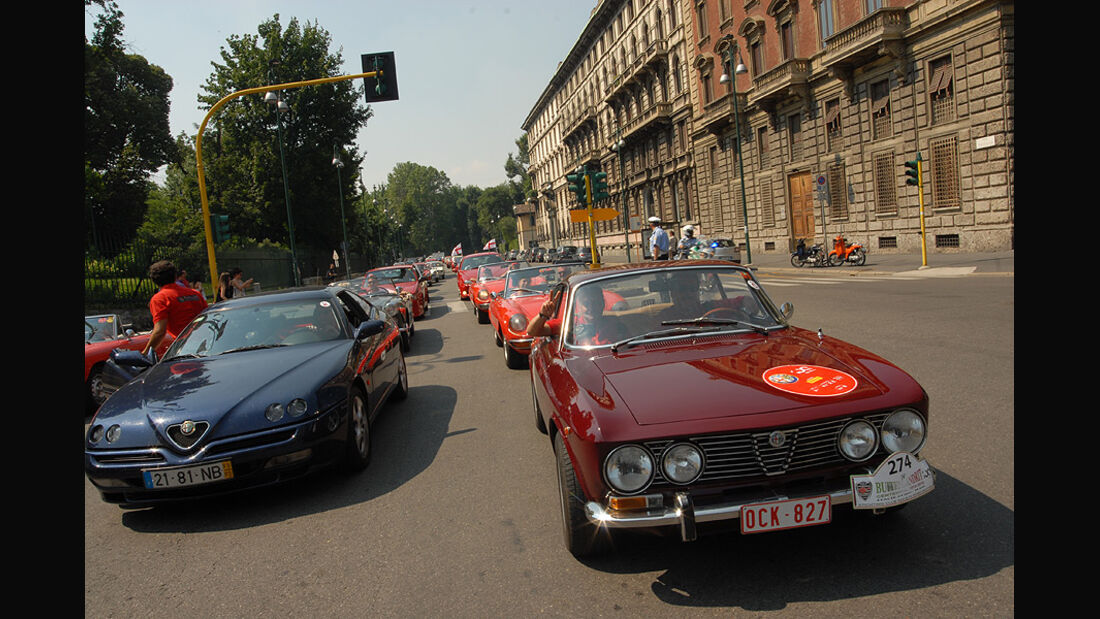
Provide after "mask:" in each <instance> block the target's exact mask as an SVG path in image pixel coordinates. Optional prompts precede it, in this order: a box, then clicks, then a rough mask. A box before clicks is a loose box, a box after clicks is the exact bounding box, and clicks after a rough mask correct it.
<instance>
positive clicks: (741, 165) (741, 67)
mask: <svg viewBox="0 0 1100 619" xmlns="http://www.w3.org/2000/svg"><path fill="white" fill-rule="evenodd" d="M719 42H724V43H727V46H726V62H725V63H724V66H723V67H722V77H720V78H719V79H718V81H719V82H721V83H723V84H726V83H728V84H729V85H730V96H731V97H733V131H734V134H735V136H736V138H737V166H738V167H737V169H738V175H739V176H740V177H741V219H742V221H743V222H744V224H745V256H746V257H747V258H748V262H746V264H752V247H751V246H750V245H749V204H748V202H746V201H745V157H744V156H743V155H742V153H741V118H740V117H741V113H740V110H738V108H737V79H736V76H737V75H738V74H741V73H748V72H749V70H748V69H746V68H745V63H744V61H742V60H741V51H740V48H739V47H738V46H737V41H736V40H734V38H733V35H732V34H727V35H726V36H724V37H722V38H721V39H720V40H719ZM734 50H736V51H737V59H738V62H737V68H733V52H734ZM726 67H729V68H730V69H733V73H734V77H730V75H729V74H728V73H726Z"/></svg>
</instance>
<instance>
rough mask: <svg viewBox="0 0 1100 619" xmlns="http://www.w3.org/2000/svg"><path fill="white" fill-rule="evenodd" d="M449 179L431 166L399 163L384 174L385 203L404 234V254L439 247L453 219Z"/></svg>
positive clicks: (428, 250)
mask: <svg viewBox="0 0 1100 619" xmlns="http://www.w3.org/2000/svg"><path fill="white" fill-rule="evenodd" d="M450 190H451V180H450V179H449V178H447V175H446V174H445V173H443V172H441V171H439V170H437V169H435V168H433V167H431V166H423V165H420V164H416V163H412V162H404V163H399V164H397V165H395V166H394V168H393V170H392V171H391V172H390V173H389V175H387V177H386V193H385V196H386V204H387V207H388V208H390V209H391V211H390V212H391V213H392V214H393V215H394V216H395V217H396V219H397V223H398V224H400V226H401V232H400V233H401V234H403V235H404V241H405V249H406V254H408V255H422V254H428V253H431V252H433V251H436V250H438V249H439V246H440V244H442V243H443V242H444V241H443V239H444V238H445V236H446V235H445V234H444V231H445V230H446V228H447V226H448V225H449V224H450V223H451V222H452V221H453V218H452V217H451V212H452V211H453V208H454V203H453V201H452V199H451V193H450Z"/></svg>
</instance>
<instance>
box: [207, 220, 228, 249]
mask: <svg viewBox="0 0 1100 619" xmlns="http://www.w3.org/2000/svg"><path fill="white" fill-rule="evenodd" d="M210 224H211V225H210V228H211V229H212V230H213V232H214V235H213V236H214V242H215V243H221V242H222V241H227V240H229V215H211V216H210Z"/></svg>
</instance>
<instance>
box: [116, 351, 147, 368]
mask: <svg viewBox="0 0 1100 619" xmlns="http://www.w3.org/2000/svg"><path fill="white" fill-rule="evenodd" d="M111 360H112V361H114V362H115V363H117V364H119V365H129V366H133V367H137V368H149V367H152V366H153V362H152V361H150V360H149V358H148V357H146V356H145V355H143V354H141V351H140V350H130V349H129V348H116V349H114V350H112V351H111Z"/></svg>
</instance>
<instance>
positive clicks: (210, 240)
mask: <svg viewBox="0 0 1100 619" xmlns="http://www.w3.org/2000/svg"><path fill="white" fill-rule="evenodd" d="M380 75H382V71H368V72H366V73H356V74H354V75H338V76H336V77H322V78H319V79H315V80H304V81H300V82H287V83H286V84H274V85H271V86H258V87H256V88H246V89H244V90H239V91H237V92H234V93H231V94H229V95H226V96H225V97H222V99H221V100H220V101H218V102H217V103H215V104H214V105H213V106H212V107H211V108H210V111H209V112H207V113H206V116H205V117H204V118H203V119H202V124H201V125H199V134H198V135H197V136H195V167H196V168H197V170H198V175H199V196H200V197H201V199H202V225H203V231H204V233H205V234H206V258H207V261H208V262H209V267H210V281H211V282H213V283H214V285H217V281H218V263H217V260H215V258H214V234H213V230H212V229H211V225H210V203H209V202H208V201H207V199H206V174H205V173H204V172H203V167H202V134H203V131H205V130H206V123H208V122H209V121H210V118H211V117H212V116H213V115H214V113H215V112H217V111H218V110H220V109H221V108H222V106H224V105H225V104H226V103H229V102H230V101H232V100H233V99H236V98H237V97H243V96H245V95H253V94H262V93H265V92H269V91H272V90H287V89H290V88H300V87H302V86H315V85H317V84H329V83H331V82H343V81H347V80H353V79H358V78H360V77H378V76H380Z"/></svg>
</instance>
